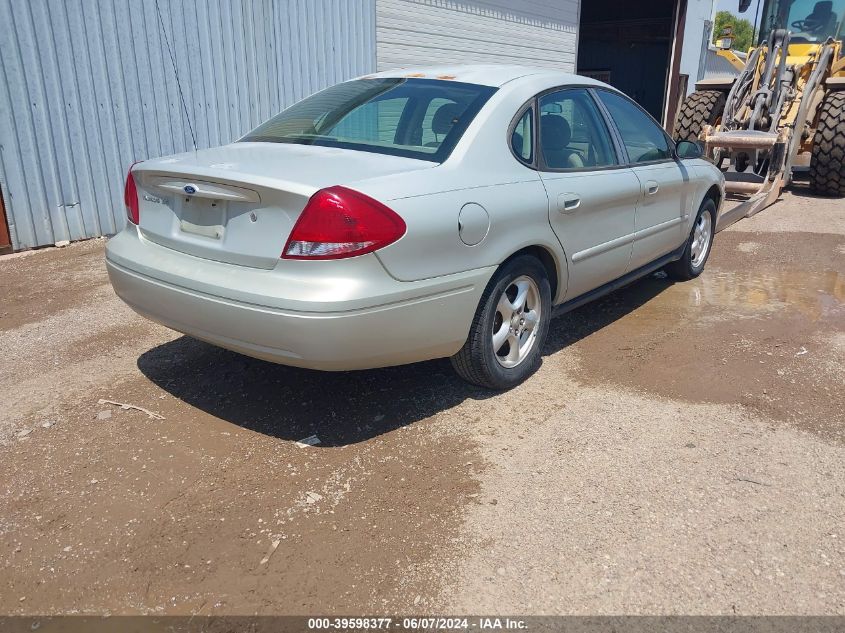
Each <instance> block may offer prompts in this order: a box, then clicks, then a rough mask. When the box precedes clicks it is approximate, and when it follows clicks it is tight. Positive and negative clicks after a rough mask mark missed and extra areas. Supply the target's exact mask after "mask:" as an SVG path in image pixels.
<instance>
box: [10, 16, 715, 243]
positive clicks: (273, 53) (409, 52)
mask: <svg viewBox="0 0 845 633" xmlns="http://www.w3.org/2000/svg"><path fill="white" fill-rule="evenodd" d="M688 2H690V3H701V2H710V3H711V4H712V0H655V2H652V3H634V4H633V5H632V4H631V3H630V2H628V1H627V0H591V2H590V3H589V5H588V6H587V5H585V9H584V11H585V12H586V13H585V15H582V7H581V2H580V0H554V1H552V0H0V190H2V197H0V252H2V251H3V249H4V247H6V248H8V246H7V242H9V241H10V242H11V247H12V248H14V249H22V248H31V247H35V246H42V245H47V244H53V243H55V242H58V241H62V240H76V239H81V238H85V237H94V236H99V235H108V234H112V233H115V232H116V231H118V230H120V229H121V228H122V227H123V225H124V221H125V220H124V218H125V216H124V205H123V199H122V198H123V182H124V177H125V173H126V170H127V168H128V167H129V165H131V164H132V163H133V162H135V161H137V160H143V159H145V158H148V157H152V156H162V155H167V154H173V153H177V152H182V151H189V150H191V149H192V148H193V147H194V145H196V147H198V148H204V147H209V146H214V145H220V144H224V143H228V142H231V141H234V140H236V139H237V138H239V137H240V136H242V135H243V134H245V133H246V132H248V131H249V130H250V129H252V128H254V127H255V126H257V125H258V124H259V123H260V122H261V121H263V120H265V119H267V118H269V117H270V116H271V115H273V114H275V113H276V112H278V111H279V110H281V109H282V108H284V107H286V106H287V105H290V104H291V103H293V102H295V101H297V100H299V99H301V98H303V97H305V96H307V95H309V94H311V93H313V92H316V91H317V90H320V89H321V88H324V87H326V86H329V85H331V84H334V83H337V82H339V81H343V80H345V79H349V78H352V77H355V76H358V75H363V74H367V73H370V72H373V71H374V70H377V69H385V68H396V67H407V66H412V65H423V64H432V63H517V64H527V65H539V66H545V67H550V68H557V69H560V70H564V71H569V72H574V71H576V69H578V70H583V71H584V72H591V73H594V74H596V73H597V74H598V75H600V76H601V77H606V78H608V79H609V81H610V83H614V84H615V83H616V82H622V83H624V82H625V81H628V80H629V79H631V78H633V77H634V74H633V73H632V72H631V70H630V68H622V67H617V66H615V65H614V64H613V63H611V62H609V61H607V60H606V59H604V58H603V57H602V55H603V53H604V52H606V51H607V50H609V48H612V47H613V46H616V45H617V43H618V42H619V41H621V40H620V38H619V37H618V35H617V33H625V34H626V38H627V39H625V40H624V45H625V46H626V47H627V48H626V53H625V55H622V56H621V58H622V59H624V60H625V63H627V64H628V65H629V66H630V67H631V68H634V69H639V67H640V65H642V63H643V62H644V59H645V58H641V59H640V60H639V62H638V61H637V59H634V55H632V53H631V51H633V50H634V48H635V47H638V48H636V50H639V51H643V54H645V51H648V54H649V56H650V57H649V58H648V59H649V63H651V64H655V63H656V64H658V65H659V66H660V68H658V72H657V76H658V78H659V79H658V81H657V82H656V83H655V88H654V90H655V91H656V92H654V93H649V94H643V95H642V97H641V102H642V103H643V104H644V105H646V106H647V107H650V108H651V110H652V112H653V113H654V114H655V115H656V116H657V118H664V119H665V120H672V116H673V115H672V114H671V113H672V108H671V107H670V106H671V104H672V103H673V102H674V99H675V98H676V97H677V94H676V93H677V92H678V86H676V83H677V82H676V81H675V79H676V78H677V76H678V64H679V59H680V57H679V56H680V46H679V45H677V44H679V41H678V40H679V39H680V41H682V39H683V38H682V37H681V38H678V37H677V34H678V33H679V24H681V23H682V19H683V18H682V16H683V15H685V12H686V7H687V4H688ZM635 5H636V6H635ZM658 5H659V6H658ZM640 6H642V7H643V8H642V9H637V8H636V7H640ZM621 8H624V9H625V10H624V11H622V10H621ZM588 9H589V10H588ZM643 11H645V12H646V13H643ZM641 13H642V15H640V14H641ZM629 14H630V15H629ZM626 20H627V22H626ZM631 25H636V26H637V28H638V30H636V31H632V28H631ZM634 32H635V37H636V38H638V39H636V40H631V39H630V34H631V33H634ZM629 40H630V41H629ZM618 57H619V56H618ZM655 60H656V61H655ZM638 64H639V65H638ZM664 70H665V82H664V81H663V71H664ZM639 85H640V84H638V88H639ZM619 87H620V88H622V89H625V86H623V85H620V86H619ZM673 91H674V93H673ZM4 215H5V218H4ZM7 226H8V230H7V229H6V227H7Z"/></svg>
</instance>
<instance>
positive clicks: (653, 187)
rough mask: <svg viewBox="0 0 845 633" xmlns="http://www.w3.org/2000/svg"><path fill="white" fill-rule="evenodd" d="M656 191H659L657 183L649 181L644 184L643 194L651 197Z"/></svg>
mask: <svg viewBox="0 0 845 633" xmlns="http://www.w3.org/2000/svg"><path fill="white" fill-rule="evenodd" d="M658 191H660V185H658V184H657V181H655V180H649V181H647V182H646V183H645V192H646V193H647V194H648V195H650V196H653V195H654V194H656V193H657V192H658Z"/></svg>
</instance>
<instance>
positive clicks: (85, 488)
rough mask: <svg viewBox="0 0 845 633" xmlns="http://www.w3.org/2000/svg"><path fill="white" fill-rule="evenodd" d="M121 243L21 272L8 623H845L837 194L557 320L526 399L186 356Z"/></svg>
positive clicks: (7, 404)
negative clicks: (649, 618) (106, 252)
mask: <svg viewBox="0 0 845 633" xmlns="http://www.w3.org/2000/svg"><path fill="white" fill-rule="evenodd" d="M103 245H104V241H102V240H93V241H88V242H84V243H79V244H74V245H71V246H69V247H67V248H64V249H46V250H42V251H36V252H31V253H24V254H19V255H14V256H7V257H3V258H0V350H1V351H0V355H1V356H0V358H2V360H0V551H2V556H0V613H5V614H10V613H14V614H52V613H86V614H103V613H111V614H118V613H132V614H137V613H167V614H253V613H260V614H280V613H284V614H304V613H314V614H325V613H344V614H355V613H370V614H375V613H381V614H388V613H404V614H408V613H428V614H431V613H445V612H453V613H459V612H464V613H509V614H515V613H593V614H619V613H650V614H666V613H679V614H697V613H707V614H733V613H739V614H752V613H766V614H781V613H789V614H834V613H836V614H845V380H843V376H845V328H843V326H845V307H844V306H845V202H843V201H841V200H824V199H817V198H813V197H812V196H809V195H808V194H807V193H806V192H804V191H802V190H800V189H799V190H796V191H795V192H792V193H787V194H786V195H785V197H784V199H783V200H782V201H780V202H779V203H778V204H777V205H775V206H774V207H772V208H770V209H768V210H766V211H764V212H763V213H761V214H759V215H758V216H756V217H754V218H751V219H747V220H743V221H742V222H740V223H739V224H737V225H734V226H733V227H731V228H730V229H729V230H727V231H725V232H723V233H721V234H720V235H719V236H718V237H717V240H716V243H715V249H714V252H713V256H712V258H711V260H710V263H709V265H708V268H707V270H706V271H705V273H704V275H703V276H702V277H700V278H699V279H697V280H695V281H692V282H688V283H683V284H672V283H670V282H669V281H668V280H667V279H665V278H663V277H661V276H659V275H658V276H653V277H650V278H648V279H645V280H642V281H640V282H637V283H635V284H633V285H631V286H629V287H628V288H626V289H624V290H622V291H620V292H617V293H616V294H614V295H612V296H610V297H608V298H606V299H604V300H601V301H599V302H598V303H594V304H591V305H588V306H585V307H583V308H581V309H579V310H577V311H576V312H574V313H571V314H569V315H567V316H564V317H561V318H559V319H557V320H555V321H554V322H553V323H552V329H551V336H550V341H549V343H548V345H547V349H546V350H545V355H544V362H543V366H542V368H541V369H540V371H539V372H538V373H537V374H536V375H535V376H534V377H533V378H532V379H531V380H529V381H528V382H527V383H526V384H524V385H522V386H520V387H519V388H517V389H514V390H513V391H510V392H508V393H504V394H490V393H488V392H485V391H483V390H480V389H476V388H473V387H469V386H467V385H465V384H464V383H462V382H461V381H460V380H459V379H457V378H456V377H455V376H454V375H453V373H452V371H451V368H450V366H449V363H448V361H445V360H444V361H434V362H429V363H423V364H419V365H414V366H409V367H399V368H392V369H384V370H377V371H368V372H358V373H343V374H323V373H317V372H310V371H304V370H297V369H290V368H285V367H281V366H275V365H272V364H268V363H265V362H261V361H256V360H252V359H249V358H246V357H242V356H239V355H237V354H234V353H230V352H227V351H223V350H220V349H216V348H214V347H212V346H210V345H207V344H204V343H201V342H198V341H195V340H192V339H190V338H187V337H183V336H181V335H179V334H176V333H174V332H171V331H168V330H166V329H164V328H162V327H159V326H157V325H154V324H151V323H148V322H147V321H145V320H143V319H142V318H140V317H138V316H136V315H135V314H134V313H133V312H132V311H130V310H129V309H128V308H126V307H125V306H124V305H123V304H122V303H121V302H120V301H119V300H118V299H117V298H116V297H115V295H114V294H113V292H112V290H111V288H110V286H109V285H108V281H107V278H106V274H105V270H104V267H103V261H102V259H103ZM100 399H107V400H114V401H117V402H122V403H130V404H133V405H137V406H140V407H144V408H146V409H148V410H150V411H152V412H155V413H157V414H159V415H160V416H163V419H157V418H151V417H148V415H146V414H145V413H144V412H141V411H138V410H133V409H130V410H124V409H121V408H119V407H116V406H114V405H109V404H99V403H98V401H99V400H100ZM313 434H316V435H317V436H319V438H320V440H321V443H320V444H319V445H316V446H306V447H300V446H298V445H297V444H296V441H297V440H300V439H302V438H306V437H308V436H310V435H313Z"/></svg>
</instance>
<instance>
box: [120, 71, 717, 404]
mask: <svg viewBox="0 0 845 633" xmlns="http://www.w3.org/2000/svg"><path fill="white" fill-rule="evenodd" d="M723 187H724V184H723V178H722V175H721V172H720V171H719V170H718V169H716V167H715V166H713V165H712V164H710V163H709V162H707V161H705V160H703V159H702V158H701V154H700V151H699V149H698V147H697V146H696V145H694V144H691V143H680V144H679V145H678V146H676V145H675V144H674V142H673V141H672V140H671V139H670V138H669V137H668V136H667V135H666V134H665V133H664V131H663V130H662V129H661V128H660V126H659V125H658V124H657V123H656V122H655V121H654V120H653V119H652V118H651V117H650V116H649V115H648V114H647V113H646V112H645V111H644V110H642V109H641V108H640V107H639V106H638V105H637V104H636V103H634V102H633V101H631V100H630V99H628V98H627V97H626V96H625V95H623V94H621V93H619V92H618V91H616V90H614V89H613V88H611V87H610V86H607V85H605V84H602V83H600V82H596V81H593V80H590V79H586V78H584V77H578V76H575V75H569V74H564V73H559V72H555V71H550V70H545V69H536V68H522V67H509V66H463V67H450V68H423V69H418V70H411V71H409V70H403V71H397V72H386V73H379V74H376V75H371V76H367V77H363V78H360V79H355V80H352V81H348V82H345V83H342V84H338V85H336V86H333V87H331V88H328V89H326V90H323V91H322V92H319V93H317V94H315V95H313V96H311V97H309V98H307V99H305V100H303V101H301V102H299V103H297V104H295V105H293V106H292V107H290V108H288V109H286V110H284V111H283V112H281V113H280V114H278V115H277V116H275V117H273V118H272V119H270V120H269V121H267V122H266V123H264V124H262V125H261V126H259V127H258V128H257V129H255V130H253V131H252V132H250V133H249V134H247V135H246V136H245V137H243V138H242V139H240V140H239V141H237V142H235V143H232V144H230V145H225V146H223V147H216V148H211V149H206V150H201V151H197V152H190V153H185V154H179V155H176V156H170V157H166V158H160V159H155V160H148V161H144V162H141V163H138V164H135V165H134V166H133V167H132V168H131V170H130V172H129V174H128V176H127V180H126V207H127V217H128V222H127V225H126V228H125V229H124V230H123V231H122V232H120V233H119V234H118V235H116V236H115V237H114V238H112V239H111V240H110V241H109V243H108V248H107V250H106V261H107V266H108V271H109V276H110V278H111V282H112V284H113V286H114V288H115V291H116V292H117V294H118V295H119V296H120V297H121V298H122V299H123V300H124V301H125V302H126V303H127V304H129V305H130V306H131V307H132V308H133V309H135V310H136V311H137V312H138V313H140V314H142V315H144V316H146V317H148V318H150V319H152V320H154V321H157V322H159V323H162V324H164V325H166V326H168V327H170V328H173V329H174V330H178V331H180V332H184V333H187V334H189V335H191V336H194V337H196V338H198V339H202V340H205V341H208V342H210V343H213V344H215V345H219V346H221V347H225V348H228V349H231V350H234V351H237V352H240V353H242V354H246V355H248V356H254V357H256V358H262V359H266V360H270V361H273V362H277V363H283V364H286V365H294V366H298V367H309V368H313V369H322V370H350V369H366V368H372V367H382V366H388V365H398V364H403V363H412V362H417V361H422V360H427V359H432V358H439V357H451V359H452V363H453V365H454V367H455V369H456V370H457V372H458V373H459V374H460V375H461V376H462V377H464V378H465V379H467V380H469V381H471V382H473V383H475V384H478V385H482V386H484V387H489V388H493V389H506V388H509V387H511V386H514V385H516V384H518V383H519V382H521V381H523V380H524V379H525V378H526V377H527V376H529V375H530V374H531V373H532V372H533V371H534V370H535V369H536V368H537V367H538V366H539V364H540V355H541V350H542V347H543V342H544V339H545V338H546V334H547V332H548V329H549V322H550V319H551V317H552V314H553V312H555V313H556V312H561V311H564V310H567V309H571V308H573V307H575V306H578V305H581V304H583V303H586V302H587V301H590V300H592V299H594V298H596V297H598V296H600V295H602V294H604V293H606V292H609V291H611V290H613V289H615V288H618V287H620V286H621V285H623V284H625V283H628V282H629V281H631V280H633V279H636V278H637V277H640V276H642V275H645V274H648V273H649V272H652V271H654V270H657V269H659V268H665V269H666V270H667V272H668V273H669V274H670V275H671V276H672V277H674V278H676V279H691V278H693V277H695V276H697V275H699V274H700V273H701V271H702V270H703V268H704V265H705V263H706V262H707V257H708V255H709V253H710V247H711V245H712V243H713V236H714V234H715V227H716V221H717V219H718V218H717V214H718V209H719V205H720V202H721V200H722V198H723V192H724V189H723Z"/></svg>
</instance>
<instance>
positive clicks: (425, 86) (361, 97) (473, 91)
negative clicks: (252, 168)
mask: <svg viewBox="0 0 845 633" xmlns="http://www.w3.org/2000/svg"><path fill="white" fill-rule="evenodd" d="M495 91H496V89H495V88H490V87H488V86H479V85H475V84H466V83H459V82H455V81H447V80H435V79H403V78H387V79H358V80H355V81H348V82H346V83H342V84H338V85H336V86H332V87H331V88H327V89H326V90H323V91H322V92H318V93H317V94H314V95H312V96H310V97H308V98H307V99H304V100H303V101H300V102H299V103H296V104H294V105H292V106H291V107H290V108H288V109H287V110H283V111H282V112H280V113H279V114H277V115H276V116H274V117H273V118H272V119H270V120H269V121H267V122H266V123H263V124H262V125H260V126H258V127H257V128H256V129H255V130H253V131H252V132H250V133H249V134H247V135H246V136H245V137H243V138H242V139H240V140H241V141H253V142H255V141H258V142H270V143H295V144H297V145H323V146H327V147H341V148H346V149H355V150H361V151H365V152H375V153H378V154H392V155H395V156H406V157H409V158H420V159H423V160H431V161H436V162H443V161H444V160H446V158H447V157H448V156H449V153H450V152H451V151H452V150H453V149H454V147H455V145H456V144H457V143H458V140H459V139H460V138H461V136H462V135H463V133H464V131H465V130H466V128H467V126H468V125H469V124H470V122H471V121H472V119H473V118H474V117H475V115H476V114H477V113H478V111H479V110H480V109H481V107H482V106H483V105H484V104H485V103H486V102H487V99H489V98H490V95H492V94H493V93H494V92H495Z"/></svg>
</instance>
